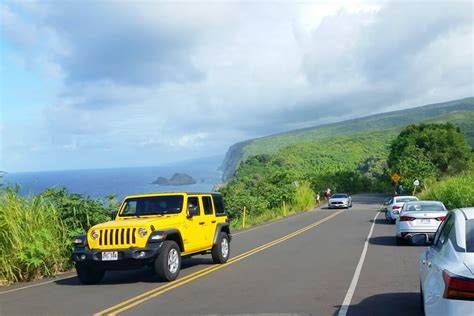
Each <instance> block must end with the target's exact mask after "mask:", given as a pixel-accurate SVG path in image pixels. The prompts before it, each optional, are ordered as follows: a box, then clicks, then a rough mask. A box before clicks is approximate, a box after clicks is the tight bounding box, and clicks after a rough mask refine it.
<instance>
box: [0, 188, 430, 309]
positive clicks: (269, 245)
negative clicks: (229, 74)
mask: <svg viewBox="0 0 474 316" xmlns="http://www.w3.org/2000/svg"><path fill="white" fill-rule="evenodd" d="M353 200H354V206H353V208H352V209H349V210H343V211H333V210H325V209H318V210H314V211H310V212H306V213H302V214H299V215H295V216H292V217H288V218H285V219H282V220H279V221H276V222H272V223H270V224H265V225H262V226H258V227H254V228H251V229H249V230H246V231H239V232H235V233H234V239H233V241H232V244H231V260H229V263H228V264H226V265H214V264H212V261H211V258H210V256H200V257H195V258H192V259H188V260H185V261H183V270H182V271H181V274H180V276H179V278H178V280H177V281H175V282H172V283H162V282H160V281H158V280H157V278H156V277H155V276H154V274H153V272H152V270H151V269H148V268H144V269H142V270H137V271H129V272H110V273H107V275H106V277H105V278H104V280H103V282H102V283H101V284H99V285H93V286H84V285H80V284H79V282H78V280H77V278H76V277H74V275H73V274H71V275H64V276H62V277H61V278H62V279H50V280H42V281H39V282H33V283H28V284H17V285H15V286H13V287H8V288H1V289H0V315H63V314H68V315H83V314H84V315H91V314H109V313H111V314H127V315H151V314H153V315H169V314H174V315H182V314H194V315H196V314H200V315H203V314H257V313H269V314H272V313H277V314H302V315H309V314H312V315H337V314H338V313H339V310H340V307H341V305H342V304H343V301H344V299H345V297H346V295H347V292H348V289H349V287H350V285H351V281H352V280H353V277H354V273H355V271H356V267H357V266H358V263H359V260H360V258H361V253H362V251H363V249H364V244H365V242H366V239H367V236H368V234H369V231H370V229H371V227H372V223H373V219H374V217H375V216H376V214H377V213H378V209H379V208H380V205H381V203H382V200H383V197H382V196H378V195H358V196H354V197H353ZM423 250H424V247H420V246H396V245H395V238H394V226H393V225H388V224H386V223H385V220H383V214H379V215H378V217H377V218H376V220H375V224H374V226H373V232H372V237H371V238H370V239H369V241H368V247H367V252H366V256H365V261H364V262H363V265H362V268H361V270H360V275H359V279H358V282H357V284H356V286H355V287H354V289H353V290H354V291H353V296H352V299H351V301H350V304H349V307H348V310H347V314H348V315H404V316H408V315H421V310H420V302H419V276H418V265H417V257H418V254H419V253H420V252H422V251H423ZM45 282H48V283H45ZM354 285H355V283H354ZM25 286H26V287H27V288H25Z"/></svg>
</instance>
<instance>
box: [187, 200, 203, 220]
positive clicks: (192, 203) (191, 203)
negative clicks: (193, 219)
mask: <svg viewBox="0 0 474 316" xmlns="http://www.w3.org/2000/svg"><path fill="white" fill-rule="evenodd" d="M188 209H189V210H196V214H197V215H198V216H199V215H201V209H200V208H199V199H198V198H197V197H194V196H193V197H188Z"/></svg>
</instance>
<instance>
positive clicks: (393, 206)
mask: <svg viewBox="0 0 474 316" xmlns="http://www.w3.org/2000/svg"><path fill="white" fill-rule="evenodd" d="M410 201H418V198H417V197H416V196H410V195H400V196H394V197H393V198H392V199H391V200H390V201H389V204H388V206H387V211H386V212H385V218H386V219H387V221H389V222H390V223H392V224H395V221H396V220H397V218H398V216H399V215H398V214H399V213H400V209H401V208H402V206H403V204H404V203H405V202H410Z"/></svg>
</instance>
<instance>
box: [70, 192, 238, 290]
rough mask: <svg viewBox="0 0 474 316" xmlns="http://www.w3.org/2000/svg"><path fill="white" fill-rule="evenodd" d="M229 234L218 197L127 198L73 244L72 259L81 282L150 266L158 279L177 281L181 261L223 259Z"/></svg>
mask: <svg viewBox="0 0 474 316" xmlns="http://www.w3.org/2000/svg"><path fill="white" fill-rule="evenodd" d="M230 241H231V234H230V229H229V223H228V219H227V213H226V211H225V208H224V202H223V197H222V195H221V194H218V193H157V194H143V195H132V196H128V197H126V198H125V199H124V201H123V203H122V205H121V206H120V209H119V211H118V213H117V212H112V220H111V221H109V222H106V223H102V224H98V225H95V226H94V227H92V228H91V229H89V231H88V232H87V234H84V235H80V236H77V237H76V238H75V240H74V251H73V254H72V258H73V260H74V262H75V266H76V271H77V276H78V278H79V280H80V281H81V282H82V283H84V284H94V283H97V282H100V281H101V280H102V278H103V276H104V273H105V271H106V270H126V269H137V268H141V267H143V266H146V265H148V266H151V267H153V268H154V269H155V271H156V273H157V274H158V276H160V278H162V279H163V280H165V281H172V280H175V279H176V278H177V277H178V274H179V271H180V269H181V259H182V258H186V257H190V256H193V255H198V254H207V253H211V254H212V259H213V261H214V262H215V263H225V262H226V261H227V260H228V259H229V254H230Z"/></svg>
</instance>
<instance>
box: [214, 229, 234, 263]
mask: <svg viewBox="0 0 474 316" xmlns="http://www.w3.org/2000/svg"><path fill="white" fill-rule="evenodd" d="M211 254H212V260H213V261H214V263H226V262H227V260H228V259H229V256H230V243H229V236H228V235H227V234H226V233H225V232H221V233H220V234H219V237H218V238H217V242H216V244H215V245H214V247H212V251H211Z"/></svg>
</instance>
